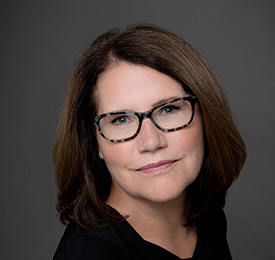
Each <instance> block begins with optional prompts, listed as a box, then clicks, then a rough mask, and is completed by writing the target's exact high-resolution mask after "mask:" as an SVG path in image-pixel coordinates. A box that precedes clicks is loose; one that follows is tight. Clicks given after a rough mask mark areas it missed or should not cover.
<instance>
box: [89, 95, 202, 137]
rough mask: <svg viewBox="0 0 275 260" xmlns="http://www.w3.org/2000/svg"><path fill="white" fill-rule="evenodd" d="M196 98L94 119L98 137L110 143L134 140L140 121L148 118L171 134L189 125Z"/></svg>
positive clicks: (139, 127) (171, 101)
mask: <svg viewBox="0 0 275 260" xmlns="http://www.w3.org/2000/svg"><path fill="white" fill-rule="evenodd" d="M197 101H198V99H197V97H196V96H190V97H183V98H177V99H173V100H170V101H166V102H164V103H162V104H159V105H157V106H156V107H154V108H152V109H150V110H148V111H147V112H144V113H138V112H133V111H120V112H111V113H105V114H101V115H98V116H95V117H94V124H95V126H96V128H97V130H98V131H99V133H100V135H101V136H102V137H103V138H105V139H106V140H108V141H110V142H124V141H128V140H131V139H133V138H135V137H136V136H137V135H138V133H139V132H140V129H141V125H142V121H143V120H144V119H146V118H149V119H150V120H151V121H152V123H153V124H154V125H155V126H156V127H157V128H158V129H159V130H161V131H163V132H173V131H177V130H180V129H183V128H185V127H187V126H188V125H190V124H191V122H192V120H193V118H194V114H195V104H196V102H197Z"/></svg>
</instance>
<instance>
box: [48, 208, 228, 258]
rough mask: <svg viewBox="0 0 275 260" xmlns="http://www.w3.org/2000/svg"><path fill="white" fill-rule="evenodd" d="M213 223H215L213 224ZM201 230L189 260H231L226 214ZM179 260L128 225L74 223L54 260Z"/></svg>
mask: <svg viewBox="0 0 275 260" xmlns="http://www.w3.org/2000/svg"><path fill="white" fill-rule="evenodd" d="M211 223H212V224H211ZM208 224H209V225H207V226H206V225H205V226H204V227H202V228H200V229H199V236H198V241H197V245H196V248H195V252H194V255H193V257H192V258H188V259H189V260H191V259H194V260H210V259H211V260H215V259H217V260H221V259H222V260H230V259H232V258H231V254H230V251H229V248H228V244H227V240H226V219H225V215H224V213H223V211H221V212H219V213H218V214H215V218H213V217H211V220H210V221H209V222H208ZM107 259H108V260H110V259H112V260H116V259H117V260H161V259H165V260H179V259H181V258H179V257H177V256H175V255H174V254H172V253H170V252H169V251H167V250H166V249H164V248H162V247H160V246H157V245H155V244H152V243H150V242H148V241H145V240H144V239H143V238H142V237H141V236H140V235H139V234H138V233H137V232H136V231H135V230H134V228H133V227H132V226H131V225H130V224H129V223H128V222H127V221H125V222H122V223H108V224H107V225H106V226H105V227H102V228H92V229H83V228H81V227H80V226H79V225H77V224H75V223H70V224H69V225H68V226H67V228H66V230H65V232H64V235H63V236H62V238H61V241H60V243H59V246H58V248H57V250H56V252H55V255H54V257H53V260H107Z"/></svg>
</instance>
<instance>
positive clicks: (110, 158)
mask: <svg viewBox="0 0 275 260" xmlns="http://www.w3.org/2000/svg"><path fill="white" fill-rule="evenodd" d="M98 144H99V149H100V150H101V151H102V153H103V155H104V160H105V163H106V165H107V167H108V169H109V171H110V173H111V175H112V174H113V173H114V172H117V171H118V170H120V169H123V168H125V167H127V165H128V164H129V163H130V156H129V154H131V151H132V150H131V149H132V148H131V145H129V143H127V142H125V143H110V142H108V141H106V140H104V139H102V138H101V137H98Z"/></svg>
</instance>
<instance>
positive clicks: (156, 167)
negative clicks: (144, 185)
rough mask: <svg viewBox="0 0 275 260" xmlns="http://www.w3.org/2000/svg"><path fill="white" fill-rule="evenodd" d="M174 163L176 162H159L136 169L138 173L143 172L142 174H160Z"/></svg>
mask: <svg viewBox="0 0 275 260" xmlns="http://www.w3.org/2000/svg"><path fill="white" fill-rule="evenodd" d="M175 162H176V160H168V161H160V162H157V163H152V164H148V165H146V166H144V167H141V168H139V169H137V171H139V172H143V173H147V174H148V173H151V174H152V173H157V172H161V171H164V170H165V169H167V168H169V167H171V166H172V165H174V163H175Z"/></svg>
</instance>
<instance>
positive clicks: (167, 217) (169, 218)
mask: <svg viewBox="0 0 275 260" xmlns="http://www.w3.org/2000/svg"><path fill="white" fill-rule="evenodd" d="M115 202H116V203H115ZM108 204H109V205H111V206H112V207H114V208H115V209H116V210H118V211H119V212H120V213H121V214H122V215H124V216H128V218H127V221H128V222H129V223H130V225H131V226H132V227H133V228H134V229H135V230H136V231H137V232H138V233H139V234H140V236H141V237H142V238H143V239H144V240H146V241H149V242H151V243H154V244H156V245H159V246H161V247H163V248H165V249H166V250H168V251H170V252H172V253H174V254H175V255H177V256H179V257H181V258H188V257H192V256H193V252H194V250H195V246H196V241H197V230H196V228H189V227H185V226H184V198H181V199H179V198H178V199H175V200H173V201H169V202H162V203H153V202H148V201H142V200H136V201H132V200H131V203H125V201H123V202H122V201H112V200H109V203H108Z"/></svg>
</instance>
